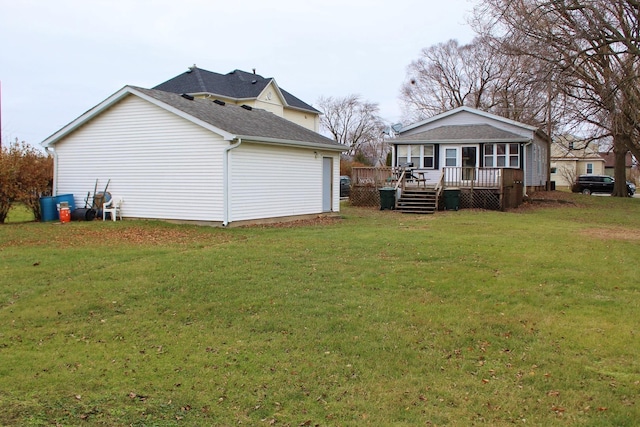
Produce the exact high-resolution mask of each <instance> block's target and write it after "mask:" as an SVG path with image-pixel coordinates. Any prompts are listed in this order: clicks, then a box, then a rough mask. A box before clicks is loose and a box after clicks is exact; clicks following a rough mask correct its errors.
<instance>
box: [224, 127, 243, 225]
mask: <svg viewBox="0 0 640 427" xmlns="http://www.w3.org/2000/svg"><path fill="white" fill-rule="evenodd" d="M235 140H236V141H237V142H236V143H234V144H231V145H229V146H228V147H225V149H224V156H222V185H223V187H224V191H223V192H222V194H223V199H224V200H223V201H222V205H223V210H224V214H223V220H222V226H223V227H226V226H227V225H229V222H230V221H229V211H230V206H229V205H230V204H231V203H230V201H231V195H230V192H229V182H231V180H230V179H229V152H230V151H231V150H233V149H234V148H237V147H239V146H240V144H242V139H241V138H236V139H235Z"/></svg>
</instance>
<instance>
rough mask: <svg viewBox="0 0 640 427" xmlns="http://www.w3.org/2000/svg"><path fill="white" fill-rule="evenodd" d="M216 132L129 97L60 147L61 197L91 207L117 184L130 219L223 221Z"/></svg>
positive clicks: (219, 147)
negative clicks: (90, 196)
mask: <svg viewBox="0 0 640 427" xmlns="http://www.w3.org/2000/svg"><path fill="white" fill-rule="evenodd" d="M225 145H226V143H225V142H224V141H222V139H221V138H220V137H218V136H217V135H215V134H214V133H212V132H211V131H209V130H205V129H203V128H202V127H200V126H198V125H195V124H193V123H191V122H189V121H187V120H185V119H183V118H181V117H179V116H176V115H174V114H172V113H170V112H167V111H166V110H163V109H161V108H159V107H157V106H155V105H153V104H151V103H148V102H146V101H144V100H142V99H140V98H137V97H135V96H129V97H127V98H125V99H124V100H122V101H121V102H119V103H118V104H116V105H115V106H113V107H111V108H110V109H109V110H107V111H105V112H103V113H102V114H101V115H99V116H98V117H97V118H95V119H93V120H91V121H90V122H88V123H87V124H85V125H84V126H82V127H81V128H79V129H78V130H76V131H75V132H73V133H71V134H70V135H69V136H67V137H66V138H64V139H63V140H62V141H60V142H58V143H57V144H56V146H55V149H56V153H57V157H58V160H57V161H58V167H57V171H58V172H57V177H56V178H57V194H69V193H71V194H73V195H74V199H75V203H76V206H79V207H82V206H84V198H85V197H86V195H87V192H88V191H91V192H93V189H94V185H95V182H96V179H98V180H99V182H98V191H102V190H104V186H105V185H106V184H107V181H108V180H109V179H110V180H111V181H110V183H109V189H108V191H109V192H110V193H111V194H113V195H114V196H120V197H123V198H124V200H125V202H124V205H123V207H122V213H123V216H125V217H127V216H129V217H137V218H158V219H184V220H203V221H222V219H223V206H222V200H223V190H222V188H223V186H222V181H223V180H222V169H223V166H222V152H223V149H224V146H225Z"/></svg>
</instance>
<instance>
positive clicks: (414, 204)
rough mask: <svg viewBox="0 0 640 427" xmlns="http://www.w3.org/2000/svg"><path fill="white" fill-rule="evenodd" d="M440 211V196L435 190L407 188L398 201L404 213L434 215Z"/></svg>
mask: <svg viewBox="0 0 640 427" xmlns="http://www.w3.org/2000/svg"><path fill="white" fill-rule="evenodd" d="M437 209H438V194H437V192H436V190H435V189H434V188H419V187H416V188H405V189H404V190H403V191H402V196H400V198H399V199H398V200H397V201H396V210H398V211H400V212H402V213H413V214H432V213H434V212H435V211H436V210H437Z"/></svg>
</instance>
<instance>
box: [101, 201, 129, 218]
mask: <svg viewBox="0 0 640 427" xmlns="http://www.w3.org/2000/svg"><path fill="white" fill-rule="evenodd" d="M123 203H124V199H123V198H122V197H112V198H111V200H109V201H108V202H105V203H103V204H102V220H103V221H104V220H105V219H106V218H107V213H110V214H111V219H112V220H113V221H115V220H116V218H117V217H118V215H120V221H122V204H123Z"/></svg>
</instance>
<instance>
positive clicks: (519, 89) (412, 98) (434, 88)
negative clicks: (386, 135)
mask: <svg viewBox="0 0 640 427" xmlns="http://www.w3.org/2000/svg"><path fill="white" fill-rule="evenodd" d="M547 75H548V73H546V72H545V70H544V69H542V68H541V67H540V66H539V63H538V62H535V61H532V60H530V59H529V58H528V57H525V56H513V55H505V54H503V53H501V52H500V51H499V50H494V49H493V46H492V44H491V43H489V42H488V41H487V40H485V39H483V38H480V37H478V38H476V39H474V40H473V41H472V42H471V43H470V44H468V45H460V44H459V43H458V42H457V41H456V40H449V41H448V42H446V43H440V44H437V45H434V46H431V47H428V48H425V49H423V50H422V54H421V57H420V58H419V59H418V60H416V61H413V62H412V63H411V64H410V65H409V66H408V68H407V81H406V82H405V83H404V84H403V86H402V91H401V97H400V98H401V101H402V102H403V104H404V105H403V107H404V113H405V116H406V117H407V118H408V119H409V120H421V119H424V118H425V117H429V116H432V115H435V114H439V113H441V112H444V111H447V110H450V109H453V108H457V107H461V106H463V105H466V106H470V107H473V108H478V109H481V110H484V111H488V112H492V113H495V114H498V115H501V116H503V117H507V118H509V119H512V120H517V121H521V122H524V123H528V124H531V125H534V126H541V125H542V124H544V123H546V122H547V120H548V117H549V107H550V105H549V101H550V99H551V98H550V96H551V95H552V94H551V92H550V91H551V89H552V88H551V87H550V86H549V82H550V80H549V79H548V78H547ZM553 92H554V93H555V90H554V91H553ZM552 97H553V99H554V102H555V100H556V99H557V97H556V96H555V95H553V96H552ZM554 121H557V119H555V120H554Z"/></svg>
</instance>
